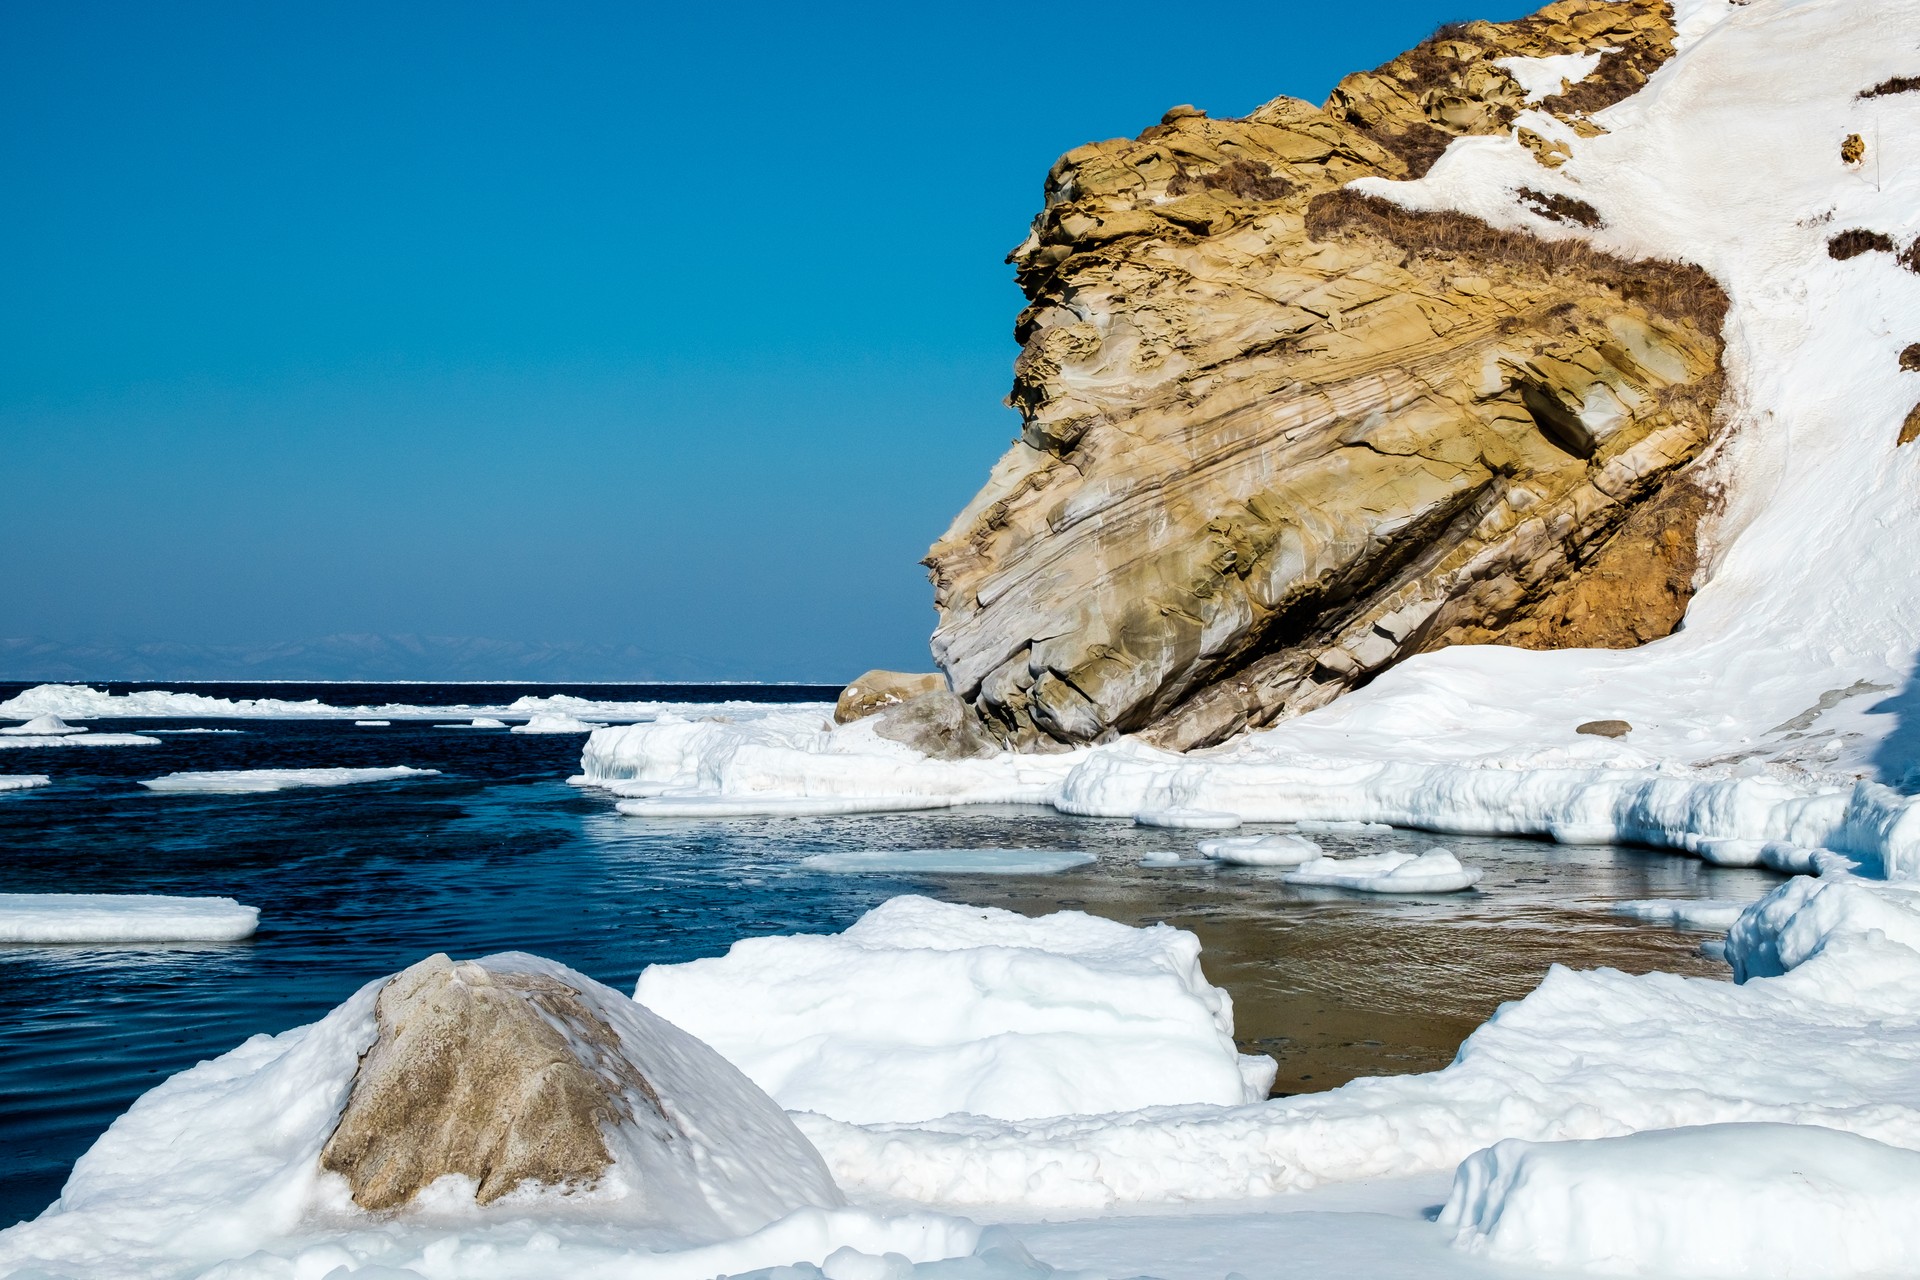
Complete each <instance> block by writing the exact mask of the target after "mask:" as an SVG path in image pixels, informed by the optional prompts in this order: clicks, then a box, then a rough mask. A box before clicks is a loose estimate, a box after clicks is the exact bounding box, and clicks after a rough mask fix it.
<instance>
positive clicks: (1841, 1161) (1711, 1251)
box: [1440, 1124, 1920, 1280]
mask: <svg viewBox="0 0 1920 1280" xmlns="http://www.w3.org/2000/svg"><path fill="white" fill-rule="evenodd" d="M1916 1198H1920V1152H1915V1151H1906V1150H1902V1149H1901V1148H1898V1147H1890V1146H1888V1145H1887V1144H1886V1143H1884V1142H1875V1141H1874V1140H1873V1139H1872V1138H1864V1137H1861V1136H1860V1135H1859V1134H1854V1133H1842V1132H1840V1131H1838V1130H1835V1129H1826V1128H1821V1127H1819V1126H1817V1125H1805V1124H1716V1125H1698V1126H1693V1127H1688V1128H1681V1129H1656V1130H1653V1131H1651V1132H1647V1133H1635V1134H1628V1135H1626V1136H1624V1137H1618V1138H1598V1139H1593V1140H1590V1141H1585V1142H1523V1141H1520V1140H1517V1139H1509V1140H1508V1141H1506V1142H1502V1143H1499V1144H1497V1145H1495V1146H1493V1147H1490V1148H1488V1149H1487V1150H1485V1151H1481V1152H1478V1153H1476V1154H1474V1155H1472V1156H1469V1157H1468V1158H1467V1159H1466V1160H1465V1161H1463V1162H1462V1163H1461V1165H1460V1168H1459V1170H1458V1171H1457V1172H1456V1173H1455V1174H1454V1180H1453V1192H1452V1194H1451V1195H1450V1196H1449V1197H1448V1198H1447V1203H1446V1207H1445V1208H1444V1209H1443V1210H1442V1211H1441V1214H1440V1225H1441V1226H1442V1227H1443V1228H1445V1229H1447V1230H1450V1231H1452V1232H1453V1233H1454V1244H1455V1245H1456V1247H1459V1248H1463V1249H1466V1250H1468V1251H1470V1252H1474V1253H1481V1254H1485V1255H1486V1256H1488V1257H1491V1258H1496V1259H1499V1260H1500V1261H1502V1262H1509V1263H1515V1264H1519V1265H1523V1266H1531V1267H1553V1268H1572V1269H1577V1270H1581V1271H1594V1272H1604V1273H1608V1274H1613V1275H1673V1276H1698V1277H1703V1278H1704V1277H1712V1276H1727V1277H1735V1276H1738V1277H1746V1278H1749V1280H1770V1278H1772V1277H1781V1278H1782V1280H1785V1278H1786V1277H1792V1280H1829V1278H1837V1277H1843V1276H1891V1275H1915V1274H1920V1215H1916V1214H1915V1213H1914V1212H1913V1206H1914V1203H1915V1200H1916Z"/></svg>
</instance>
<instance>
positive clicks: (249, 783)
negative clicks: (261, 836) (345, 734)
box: [140, 765, 440, 792]
mask: <svg viewBox="0 0 1920 1280" xmlns="http://www.w3.org/2000/svg"><path fill="white" fill-rule="evenodd" d="M439 772H440V771H439V770H438V769H410V768H408V767H406V766H405V765H396V766H394V767H393V768H389V769H213V770H205V771H201V772H188V773H169V774H167V775H166V776H165V777H160V778H152V779H149V780H147V781H145V782H142V783H141V784H140V785H141V786H143V787H146V788H148V789H149V790H152V791H217V792H229V791H230V792H241V791H285V790H288V789H289V788H292V787H345V786H352V785H353V784H355V783H361V782H391V781H393V780H394V779H396V778H424V777H428V776H431V775H434V774H437V773H439Z"/></svg>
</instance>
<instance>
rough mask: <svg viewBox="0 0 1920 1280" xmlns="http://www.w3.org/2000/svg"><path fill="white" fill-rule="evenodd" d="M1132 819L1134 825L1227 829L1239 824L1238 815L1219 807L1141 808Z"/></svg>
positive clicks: (1212, 829)
mask: <svg viewBox="0 0 1920 1280" xmlns="http://www.w3.org/2000/svg"><path fill="white" fill-rule="evenodd" d="M1133 821H1134V823H1135V825H1137V826H1142V827H1182V828H1192V829H1196V830H1201V831H1229V830H1232V829H1233V828H1234V827H1237V826H1239V825H1240V815H1239V814H1237V813H1227V812H1225V811H1223V810H1219V809H1188V808H1184V807H1179V806H1175V807H1172V808H1166V809H1142V810H1140V812H1138V813H1136V814H1134V815H1133Z"/></svg>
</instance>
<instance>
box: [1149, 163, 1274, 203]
mask: <svg viewBox="0 0 1920 1280" xmlns="http://www.w3.org/2000/svg"><path fill="white" fill-rule="evenodd" d="M1201 190H1206V191H1225V192H1227V193H1228V194H1230V195H1234V196H1238V197H1239V198H1240V199H1242V200H1249V201H1264V200H1284V199H1286V198H1287V197H1288V196H1290V195H1292V194H1293V184H1292V183H1291V182H1288V181H1287V180H1286V179H1285V178H1284V177H1282V176H1281V175H1279V174H1277V173H1275V172H1274V171H1273V166H1272V165H1270V164H1268V163H1266V161H1264V160H1230V161H1228V162H1227V163H1226V164H1223V165H1221V166H1220V167H1219V168H1218V169H1215V170H1213V171H1212V172H1211V173H1201V174H1195V173H1192V172H1189V171H1188V170H1186V169H1184V168H1183V169H1181V170H1180V172H1179V173H1177V174H1175V175H1174V176H1173V181H1171V182H1169V183H1167V194H1168V195H1174V196H1182V195H1185V194H1187V193H1188V192H1189V191H1201Z"/></svg>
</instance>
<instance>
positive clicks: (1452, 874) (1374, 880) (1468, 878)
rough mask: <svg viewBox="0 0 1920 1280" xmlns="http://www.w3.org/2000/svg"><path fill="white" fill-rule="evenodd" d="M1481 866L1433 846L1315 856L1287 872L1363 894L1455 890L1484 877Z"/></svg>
mask: <svg viewBox="0 0 1920 1280" xmlns="http://www.w3.org/2000/svg"><path fill="white" fill-rule="evenodd" d="M1480 875H1481V871H1480V868H1478V867H1463V866H1461V865H1460V859H1458V858H1456V857H1454V856H1453V854H1452V852H1451V851H1450V850H1447V849H1438V848H1436V849H1429V850H1427V851H1426V852H1425V853H1423V854H1421V855H1419V856H1418V857H1415V856H1414V855H1413V854H1411V853H1401V852H1398V851H1395V852H1391V853H1375V854H1369V855H1368V856H1366V857H1364V858H1325V857H1322V858H1315V859H1314V860H1313V861H1312V862H1307V863H1303V864H1301V866H1300V867H1299V868H1297V869H1296V870H1293V871H1289V872H1287V873H1286V874H1285V875H1284V876H1283V877H1281V878H1282V879H1284V880H1285V881H1286V882H1287V883H1288V884H1300V885H1325V886H1327V887H1329V888H1334V889H1357V890H1359V891H1360V892H1362V893H1453V892H1455V891H1457V890H1460V889H1470V888H1472V887H1473V886H1474V884H1475V883H1476V882H1477V881H1478V880H1479V879H1480Z"/></svg>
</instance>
